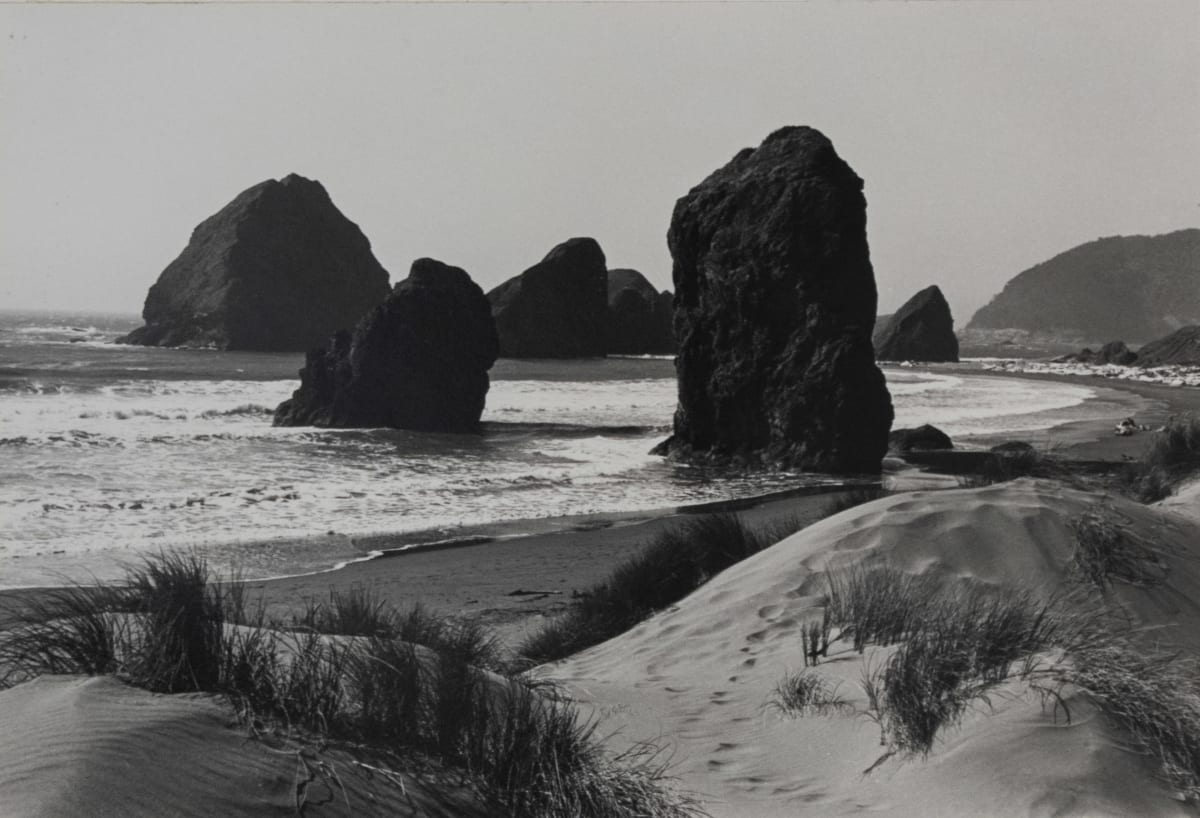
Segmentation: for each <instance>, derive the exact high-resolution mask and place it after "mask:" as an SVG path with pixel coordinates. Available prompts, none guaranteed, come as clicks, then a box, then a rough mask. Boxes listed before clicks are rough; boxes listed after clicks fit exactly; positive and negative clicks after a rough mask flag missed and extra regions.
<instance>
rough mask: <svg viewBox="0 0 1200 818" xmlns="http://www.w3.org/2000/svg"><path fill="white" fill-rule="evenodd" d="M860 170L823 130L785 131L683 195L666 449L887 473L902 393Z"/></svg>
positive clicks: (674, 242)
mask: <svg viewBox="0 0 1200 818" xmlns="http://www.w3.org/2000/svg"><path fill="white" fill-rule="evenodd" d="M862 188H863V182H862V179H860V178H858V176H857V175H856V174H855V173H854V171H853V170H851V168H850V166H849V165H847V164H846V163H845V162H844V161H842V159H841V158H840V157H838V155H837V153H836V152H835V151H834V149H833V145H832V144H831V143H830V141H829V140H828V139H826V138H825V136H824V135H822V134H821V133H820V132H819V131H816V130H813V129H812V128H801V127H791V128H784V129H782V130H779V131H776V132H775V133H773V134H771V135H770V136H769V137H767V139H766V141H765V142H763V144H762V145H761V146H759V147H758V148H757V149H752V148H747V149H745V150H743V151H741V152H740V153H738V154H737V156H735V157H734V158H733V160H732V161H731V162H730V163H729V164H728V165H726V166H725V167H723V168H721V169H720V170H718V171H716V172H715V173H713V174H712V175H711V176H709V177H708V178H707V179H705V180H704V181H703V182H701V183H700V184H699V185H698V186H696V187H695V188H693V189H692V190H691V191H690V192H689V193H688V194H687V195H686V196H685V197H683V198H682V199H680V200H679V201H678V202H677V203H676V205H675V213H674V216H673V217H672V219H671V229H670V231H669V232H668V234H667V241H668V244H669V245H670V249H671V255H672V257H673V258H674V271H673V273H674V280H675V337H676V338H677V339H678V341H679V354H678V356H677V357H676V359H675V369H676V372H677V373H678V376H679V405H678V408H677V409H676V411H675V433H674V434H673V435H672V436H671V437H670V438H669V439H668V440H667V441H665V442H664V443H663V444H661V445H660V446H659V447H658V448H657V449H656V451H658V452H660V453H665V454H669V455H671V456H673V457H676V458H681V459H690V460H700V461H714V462H722V461H724V462H729V461H732V462H735V463H736V462H744V463H748V464H759V465H765V466H783V467H789V468H799V469H808V470H818V471H830V472H874V471H878V470H879V467H880V463H881V461H882V459H883V456H884V454H885V453H886V451H887V445H888V441H887V435H888V429H889V428H890V427H891V424H892V402H891V397H890V396H889V395H888V391H887V386H886V384H885V383H884V379H883V374H882V373H881V372H880V371H879V368H878V367H877V366H876V365H875V355H874V350H873V348H872V346H871V329H872V326H873V324H874V321H875V308H876V290H875V276H874V274H873V272H872V270H871V260H870V255H869V251H868V248H867V231H866V228H867V215H866V207H867V203H866V199H865V198H864V197H863V192H862Z"/></svg>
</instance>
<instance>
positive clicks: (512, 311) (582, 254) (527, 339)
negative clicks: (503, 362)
mask: <svg viewBox="0 0 1200 818" xmlns="http://www.w3.org/2000/svg"><path fill="white" fill-rule="evenodd" d="M607 293H608V268H607V266H606V264H605V259H604V251H603V250H601V249H600V245H599V244H597V243H596V240H595V239H589V238H575V239H569V240H568V241H565V242H563V243H562V244H560V245H558V246H557V247H555V248H554V249H553V250H551V251H550V252H549V253H548V254H547V255H546V257H545V258H544V259H542V260H541V262H539V263H538V264H535V265H534V266H532V267H530V268H529V269H528V270H526V271H525V272H523V273H521V274H520V275H519V276H517V277H515V278H510V279H509V280H508V281H506V282H504V283H503V284H501V285H500V286H499V287H497V288H496V289H494V290H492V291H491V292H490V293H488V295H487V297H488V301H489V302H491V305H492V315H493V316H494V317H495V319H496V331H497V332H498V333H499V334H500V355H501V356H502V357H505V358H601V357H604V352H605V340H606V338H605V332H606V324H607V319H608V295H607Z"/></svg>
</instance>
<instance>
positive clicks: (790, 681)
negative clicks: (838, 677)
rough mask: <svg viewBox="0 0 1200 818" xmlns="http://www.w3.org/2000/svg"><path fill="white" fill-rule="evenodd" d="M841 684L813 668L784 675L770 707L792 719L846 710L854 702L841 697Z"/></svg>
mask: <svg viewBox="0 0 1200 818" xmlns="http://www.w3.org/2000/svg"><path fill="white" fill-rule="evenodd" d="M839 687H840V683H839V682H832V683H831V682H830V681H829V680H828V679H826V678H825V677H824V676H822V675H821V674H820V673H817V672H816V671H815V670H813V669H812V668H805V669H803V670H801V671H798V672H795V673H787V674H784V677H783V678H782V679H780V680H779V682H778V683H777V684H776V685H775V690H774V691H772V693H771V697H770V699H769V700H768V701H767V704H768V706H770V707H773V708H774V709H776V710H778V711H779V712H781V713H784V714H786V715H789V716H805V715H809V714H813V713H816V714H824V713H828V712H830V711H846V710H849V709H850V703H849V702H848V701H847V700H846V699H845V698H843V697H842V696H840V695H839V694H838V688H839Z"/></svg>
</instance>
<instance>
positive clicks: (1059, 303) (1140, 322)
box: [960, 228, 1200, 344]
mask: <svg viewBox="0 0 1200 818" xmlns="http://www.w3.org/2000/svg"><path fill="white" fill-rule="evenodd" d="M1189 324H1200V229H1194V228H1193V229H1188V230H1177V231H1175V232H1174V233H1165V234H1163V235H1159V236H1112V237H1109V238H1103V239H1097V240H1096V241H1090V242H1088V243H1087V244H1081V245H1079V246H1078V247H1075V248H1073V249H1071V250H1068V251H1066V252H1065V253H1061V254H1059V255H1057V256H1055V257H1054V258H1052V259H1050V260H1049V261H1044V262H1042V263H1041V264H1038V265H1036V266H1034V267H1031V268H1029V269H1028V270H1026V271H1024V272H1023V273H1021V274H1019V275H1018V276H1017V277H1016V278H1014V279H1012V280H1011V281H1009V282H1008V284H1006V285H1005V286H1004V290H1003V291H1002V292H1001V293H1000V294H999V295H997V296H995V297H994V298H993V299H992V300H991V302H989V303H988V304H987V306H985V307H983V308H982V309H980V310H979V311H978V312H976V313H975V316H974V317H973V318H972V319H971V321H970V322H969V323H968V324H967V326H966V331H965V333H964V335H963V337H962V338H961V339H960V340H962V341H963V343H964V344H979V343H985V342H986V339H988V338H989V337H990V338H992V339H993V340H999V339H1000V338H1001V337H1002V336H1004V334H1005V333H1006V332H1007V333H1009V334H1010V335H1012V336H1014V337H1018V338H1019V337H1025V338H1028V337H1029V335H1030V334H1033V335H1035V336H1037V337H1040V338H1043V339H1053V340H1059V341H1083V342H1092V343H1095V342H1102V341H1105V340H1108V339H1111V338H1123V339H1125V340H1126V341H1128V342H1130V343H1132V344H1138V343H1144V342H1146V341H1149V340H1151V339H1154V338H1161V337H1162V336H1164V335H1166V334H1168V333H1170V332H1173V331H1174V330H1177V329H1179V328H1180V327H1183V326H1187V325H1189Z"/></svg>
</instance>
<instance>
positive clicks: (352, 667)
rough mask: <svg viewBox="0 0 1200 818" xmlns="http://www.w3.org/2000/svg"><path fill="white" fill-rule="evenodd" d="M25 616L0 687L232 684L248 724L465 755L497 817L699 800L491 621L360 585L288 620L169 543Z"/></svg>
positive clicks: (369, 745) (618, 810)
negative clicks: (508, 662)
mask: <svg viewBox="0 0 1200 818" xmlns="http://www.w3.org/2000/svg"><path fill="white" fill-rule="evenodd" d="M17 619H18V621H17V622H16V623H15V624H13V625H11V626H10V627H9V628H8V629H7V630H5V631H3V632H0V668H4V669H5V673H4V676H3V677H2V678H0V683H2V684H3V686H11V685H13V684H16V683H19V682H21V681H24V680H26V679H28V678H31V677H33V676H36V675H39V674H41V673H83V674H92V675H94V674H115V675H118V676H120V677H121V678H123V679H125V680H126V681H128V682H129V683H131V684H133V685H136V686H140V687H146V688H149V689H153V690H161V691H166V692H179V691H185V690H187V691H206V692H214V693H220V694H224V695H226V696H227V697H229V698H230V699H231V700H232V701H233V702H234V703H235V704H236V705H237V707H238V709H239V712H241V713H242V714H243V716H244V717H245V718H246V720H247V721H248V722H249V723H251V724H258V723H259V722H260V721H261V720H265V721H266V722H267V723H273V724H282V725H286V726H287V728H288V729H289V730H299V731H302V732H303V733H304V734H308V735H312V736H314V737H316V738H317V739H319V740H320V741H321V742H326V741H335V742H339V743H341V744H343V745H345V746H347V747H350V748H359V749H363V748H366V749H367V750H369V751H370V752H372V753H379V752H382V753H384V754H385V755H387V756H390V757H396V758H402V759H403V758H410V759H413V758H417V759H428V760H431V761H434V762H436V763H438V764H442V765H444V766H447V767H451V768H456V769H458V770H460V771H461V772H462V773H463V774H464V776H465V777H464V782H465V784H466V785H467V786H468V787H469V788H471V791H473V792H476V793H477V794H478V795H479V798H480V799H481V801H482V803H483V806H484V808H485V809H486V810H487V812H488V814H492V815H497V816H512V817H513V818H517V816H520V817H521V818H525V816H528V818H551V816H564V815H572V816H581V818H634V816H644V815H650V816H664V818H684V816H688V815H693V814H698V813H697V812H696V810H695V809H694V807H693V805H692V804H691V802H690V801H689V800H688V799H686V798H683V797H680V796H678V795H676V794H675V793H673V792H672V791H671V790H670V788H669V787H668V786H667V781H666V774H665V767H664V766H663V765H661V764H659V763H658V762H657V761H655V759H656V758H657V756H656V755H655V754H654V753H653V752H652V751H651V750H650V749H649V748H644V749H642V750H634V751H631V752H630V753H627V754H624V755H619V756H615V757H614V756H611V755H610V754H608V753H607V752H606V751H605V750H604V748H603V746H602V744H601V742H600V741H599V740H598V739H597V738H596V736H595V735H594V733H595V724H594V723H589V722H584V721H581V720H580V718H579V717H578V715H577V714H576V712H575V711H574V709H573V708H572V707H571V706H570V705H569V704H567V703H565V702H561V701H557V700H554V699H552V698H547V697H545V696H544V695H542V693H541V692H539V690H535V689H532V688H530V687H528V686H526V685H525V683H524V682H522V681H520V680H517V679H515V678H512V677H508V676H505V675H500V674H499V673H497V671H503V670H505V668H504V665H503V663H502V662H501V661H500V658H499V651H498V649H497V647H496V643H495V642H494V640H492V639H491V638H490V637H489V636H488V635H487V633H486V632H485V631H483V629H482V628H480V627H479V626H477V625H474V624H471V623H465V624H464V623H447V622H442V621H439V620H437V619H436V618H434V617H432V616H430V615H429V614H428V613H426V612H425V611H424V610H423V609H420V608H413V609H411V610H409V611H408V612H406V613H404V614H401V613H399V612H397V611H395V610H394V609H392V608H391V607H390V606H387V605H384V604H383V603H381V602H380V601H379V600H378V599H377V598H375V597H374V596H372V595H370V594H369V593H367V592H365V591H360V590H358V589H355V590H352V591H351V592H348V593H347V594H345V595H342V596H338V595H331V597H330V601H329V603H328V604H325V605H322V606H320V607H318V606H316V605H310V606H309V608H308V609H307V610H306V613H305V615H304V616H302V617H301V620H302V621H301V623H300V626H299V627H298V628H294V629H293V630H290V631H286V630H280V629H279V627H280V626H279V625H278V623H275V624H273V625H268V624H267V623H266V620H265V616H264V614H263V609H262V607H261V606H260V607H259V608H258V610H257V613H250V612H248V611H247V608H246V605H245V600H244V597H243V589H242V588H241V587H240V586H237V587H235V586H229V585H223V584H221V583H217V582H214V581H213V577H212V576H211V574H210V573H209V570H208V567H207V565H206V564H205V562H204V561H203V559H201V558H200V557H198V556H196V555H192V554H184V555H163V556H160V557H157V558H155V559H152V560H148V561H146V562H145V563H144V564H143V565H141V566H139V567H137V568H134V569H131V571H130V573H129V576H128V579H127V582H126V584H125V585H124V586H121V587H100V588H81V587H74V588H68V589H63V590H60V591H56V592H50V593H48V594H46V595H43V596H41V597H37V598H35V599H34V600H33V601H32V602H31V603H29V604H28V605H26V606H25V607H24V610H23V611H22V612H19V613H18V614H17ZM234 623H237V624H234ZM323 629H329V630H342V631H356V632H357V633H358V634H359V635H355V636H345V635H340V636H330V635H328V634H325V633H322V632H320V631H321V630H323ZM409 640H411V641H409ZM418 642H419V643H421V644H418Z"/></svg>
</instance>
